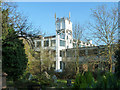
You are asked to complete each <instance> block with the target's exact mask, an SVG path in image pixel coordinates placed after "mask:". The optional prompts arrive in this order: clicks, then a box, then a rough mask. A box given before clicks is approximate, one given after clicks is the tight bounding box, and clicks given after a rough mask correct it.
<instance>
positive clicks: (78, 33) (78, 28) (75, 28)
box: [73, 24, 84, 74]
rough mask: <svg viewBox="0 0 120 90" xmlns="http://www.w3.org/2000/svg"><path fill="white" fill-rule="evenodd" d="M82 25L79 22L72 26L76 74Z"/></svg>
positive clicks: (77, 71)
mask: <svg viewBox="0 0 120 90" xmlns="http://www.w3.org/2000/svg"><path fill="white" fill-rule="evenodd" d="M83 31H84V27H83V26H80V24H75V25H74V26H73V38H74V39H75V49H76V51H75V57H76V58H75V59H76V74H78V73H79V53H80V52H79V44H80V41H81V39H82V36H83Z"/></svg>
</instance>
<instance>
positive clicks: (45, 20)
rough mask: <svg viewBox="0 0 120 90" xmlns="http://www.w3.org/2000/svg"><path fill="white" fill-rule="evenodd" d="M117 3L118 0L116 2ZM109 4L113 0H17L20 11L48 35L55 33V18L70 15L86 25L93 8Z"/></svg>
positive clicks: (110, 4)
mask: <svg viewBox="0 0 120 90" xmlns="http://www.w3.org/2000/svg"><path fill="white" fill-rule="evenodd" d="M116 3H117V2H116ZM103 4H104V5H107V6H108V7H109V8H110V7H111V6H113V5H114V4H115V3H113V2H17V5H18V11H20V12H22V14H23V16H26V17H27V18H28V21H29V22H31V23H32V24H33V26H35V27H37V28H38V27H40V30H41V31H42V32H44V33H46V35H47V36H50V35H55V34H56V31H55V18H54V14H55V13H56V17H59V18H61V17H69V12H70V13H71V18H70V19H71V22H72V23H73V24H75V23H80V24H81V25H86V24H87V23H88V22H89V21H90V20H91V18H92V17H91V9H94V8H96V7H97V6H99V5H103Z"/></svg>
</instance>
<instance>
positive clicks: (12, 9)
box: [1, 2, 28, 81]
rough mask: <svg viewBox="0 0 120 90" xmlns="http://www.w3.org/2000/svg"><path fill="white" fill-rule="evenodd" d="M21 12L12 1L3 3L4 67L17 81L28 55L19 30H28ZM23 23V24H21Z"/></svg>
mask: <svg viewBox="0 0 120 90" xmlns="http://www.w3.org/2000/svg"><path fill="white" fill-rule="evenodd" d="M20 20H21V18H20V14H18V13H17V12H16V6H15V5H13V4H12V3H5V2H3V3H2V22H1V23H2V49H3V50H2V53H3V54H2V55H3V58H2V67H3V72H6V73H7V74H8V79H12V80H13V81H16V80H17V79H18V78H19V77H20V75H22V74H23V72H24V71H25V69H26V65H27V61H28V60H27V58H26V57H27V56H26V54H25V50H24V44H23V42H22V40H19V33H18V32H19V31H22V30H27V28H26V27H27V26H26V24H25V22H26V21H22V20H21V21H20ZM21 23H22V24H21Z"/></svg>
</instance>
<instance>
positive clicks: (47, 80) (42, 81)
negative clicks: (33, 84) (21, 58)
mask: <svg viewBox="0 0 120 90" xmlns="http://www.w3.org/2000/svg"><path fill="white" fill-rule="evenodd" d="M33 79H36V80H38V82H39V83H40V84H41V85H45V86H46V85H50V84H52V83H53V82H52V79H51V77H49V78H48V77H46V75H45V74H44V73H43V74H38V75H34V76H33Z"/></svg>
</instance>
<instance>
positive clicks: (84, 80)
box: [73, 72, 94, 88]
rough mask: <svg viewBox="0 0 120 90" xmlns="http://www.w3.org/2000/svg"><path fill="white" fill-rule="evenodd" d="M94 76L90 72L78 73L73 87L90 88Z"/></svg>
mask: <svg viewBox="0 0 120 90" xmlns="http://www.w3.org/2000/svg"><path fill="white" fill-rule="evenodd" d="M93 84H94V78H93V76H92V73H91V72H85V73H84V74H82V73H79V74H77V76H76V79H75V83H74V86H73V87H74V88H92V85H93Z"/></svg>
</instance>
